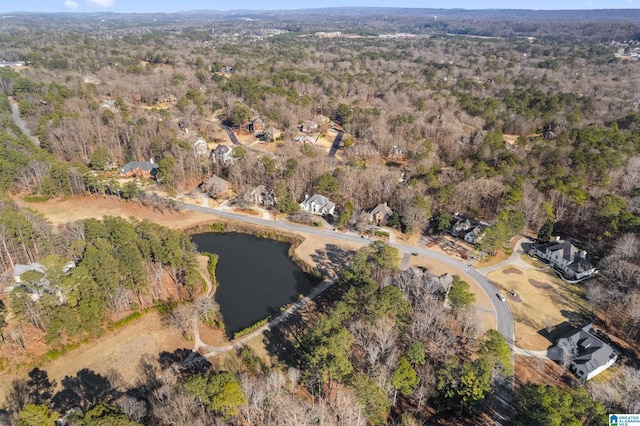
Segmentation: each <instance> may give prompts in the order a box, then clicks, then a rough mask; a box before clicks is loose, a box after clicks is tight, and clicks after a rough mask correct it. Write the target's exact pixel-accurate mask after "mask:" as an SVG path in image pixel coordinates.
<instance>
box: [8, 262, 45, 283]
mask: <svg viewBox="0 0 640 426" xmlns="http://www.w3.org/2000/svg"><path fill="white" fill-rule="evenodd" d="M27 271H37V272H40V273H42V274H44V273H46V272H47V270H46V269H45V267H44V266H43V265H41V264H39V263H30V264H29V265H23V264H20V263H18V264H16V265H15V267H14V268H13V278H14V279H15V280H16V281H18V282H19V281H20V275H22V274H24V273H25V272H27Z"/></svg>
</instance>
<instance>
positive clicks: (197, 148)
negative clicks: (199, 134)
mask: <svg viewBox="0 0 640 426" xmlns="http://www.w3.org/2000/svg"><path fill="white" fill-rule="evenodd" d="M193 150H194V152H195V153H196V155H207V153H208V152H209V147H208V146H207V141H205V140H204V139H198V140H197V141H195V142H194V143H193Z"/></svg>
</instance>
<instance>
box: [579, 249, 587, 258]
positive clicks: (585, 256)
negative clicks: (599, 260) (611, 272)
mask: <svg viewBox="0 0 640 426" xmlns="http://www.w3.org/2000/svg"><path fill="white" fill-rule="evenodd" d="M580 258H581V259H586V258H587V252H586V251H585V250H580Z"/></svg>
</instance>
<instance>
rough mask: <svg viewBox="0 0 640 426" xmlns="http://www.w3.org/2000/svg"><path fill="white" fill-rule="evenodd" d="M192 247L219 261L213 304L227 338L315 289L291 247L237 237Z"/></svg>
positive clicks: (212, 236)
mask: <svg viewBox="0 0 640 426" xmlns="http://www.w3.org/2000/svg"><path fill="white" fill-rule="evenodd" d="M191 241H193V242H194V243H195V244H196V246H197V247H198V251H200V252H209V253H215V254H217V255H218V256H219V259H218V267H217V269H216V278H217V280H218V283H219V287H218V289H217V290H216V295H215V299H216V301H217V302H218V304H219V305H220V313H222V317H223V318H224V324H225V329H226V333H227V335H228V336H233V333H235V332H237V331H240V330H242V329H244V328H246V327H248V326H250V325H251V324H253V323H255V322H256V321H260V320H261V319H263V318H265V317H266V316H267V315H271V317H272V318H273V317H275V316H277V315H278V314H279V313H280V307H282V306H284V305H286V304H288V303H290V302H294V301H296V300H297V299H298V296H299V295H300V294H307V293H309V292H310V290H311V288H312V285H311V283H310V282H309V280H308V279H307V277H306V276H305V275H304V273H303V272H302V271H301V270H300V268H298V267H297V266H296V264H294V263H293V262H292V261H291V259H289V255H288V251H289V247H290V244H289V243H283V242H279V241H273V240H268V239H263V238H257V237H254V236H253V235H247V234H239V233H235V232H230V233H226V234H218V233H204V234H196V235H193V236H192V237H191Z"/></svg>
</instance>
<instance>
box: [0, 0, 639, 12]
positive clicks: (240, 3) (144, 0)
mask: <svg viewBox="0 0 640 426" xmlns="http://www.w3.org/2000/svg"><path fill="white" fill-rule="evenodd" d="M345 6H354V7H355V6H370V7H423V8H447V9H449V8H462V9H538V10H542V9H548V10H558V9H636V8H638V7H639V6H640V0H517V1H513V0H448V1H446V2H443V1H442V0H437V1H436V0H323V1H322V2H300V1H293V0H269V1H264V0H235V1H221V0H18V1H11V0H0V13H3V14H6V13H8V12H77V13H80V12H100V11H109V12H120V13H131V12H133V13H146V12H166V13H171V12H178V11H186V10H197V9H210V10H238V9H253V10H273V9H305V8H318V7H345Z"/></svg>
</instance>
